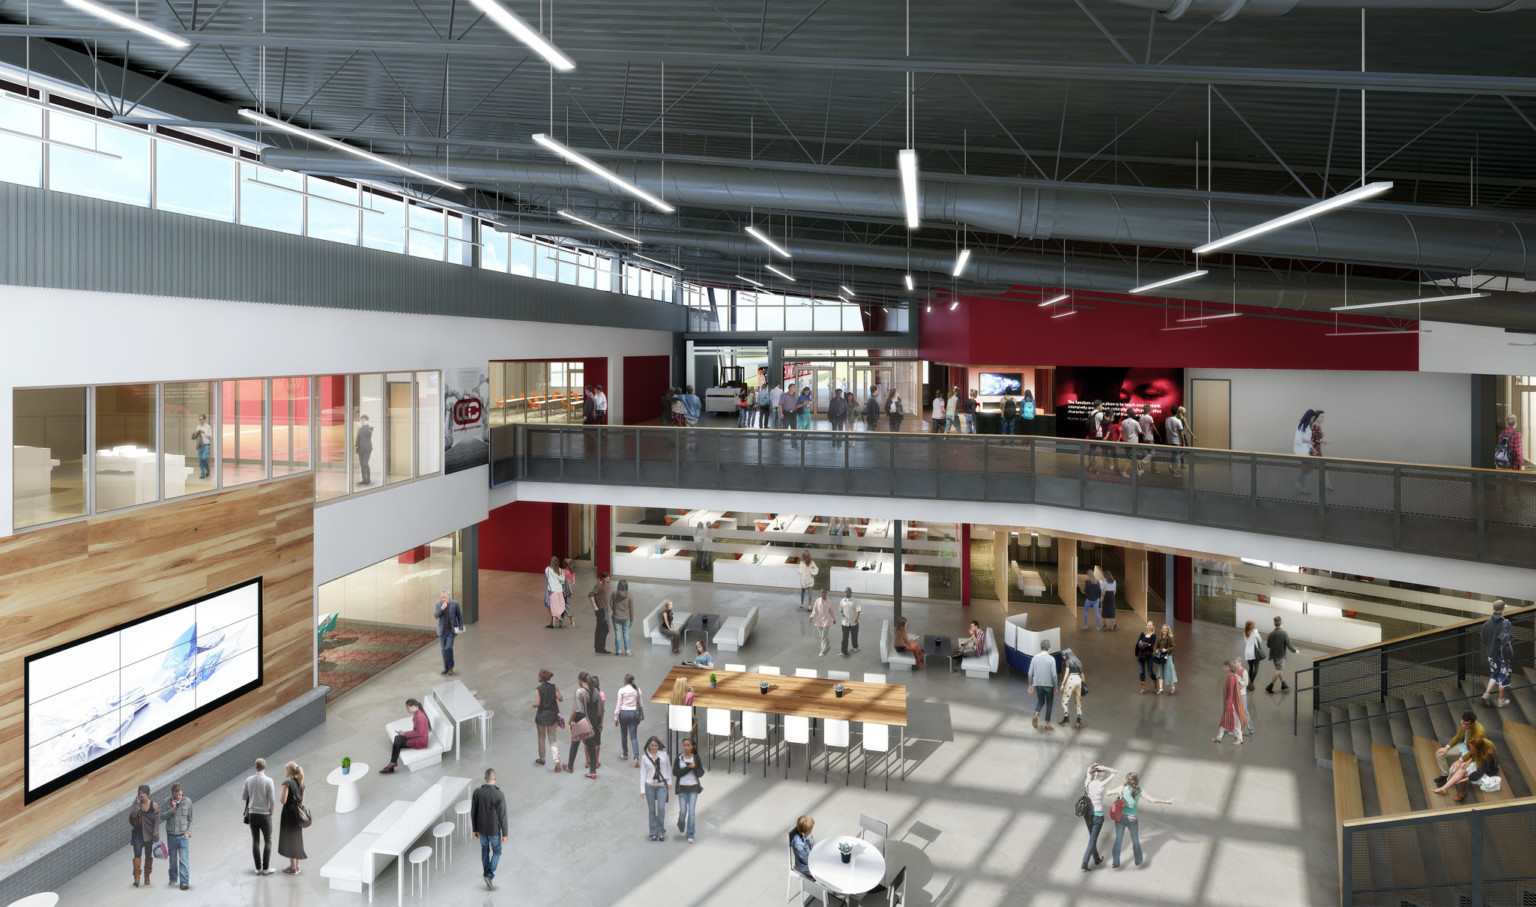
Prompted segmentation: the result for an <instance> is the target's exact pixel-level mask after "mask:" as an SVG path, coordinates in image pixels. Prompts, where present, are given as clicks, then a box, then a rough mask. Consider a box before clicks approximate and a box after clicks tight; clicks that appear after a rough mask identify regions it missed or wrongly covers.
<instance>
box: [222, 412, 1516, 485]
mask: <svg viewBox="0 0 1536 907" xmlns="http://www.w3.org/2000/svg"><path fill="white" fill-rule="evenodd" d="M198 425H199V426H201V425H202V423H201V422H199V423H198ZM1518 426H1519V422H1518V420H1516V419H1515V416H1514V413H1510V414H1509V415H1508V416H1505V417H1504V430H1503V431H1501V432H1499V437H1498V440H1497V441H1495V442H1493V468H1494V469H1513V470H1514V471H1515V472H1519V471H1520V470H1522V469H1524V468H1525V445H1524V444H1523V443H1522V439H1521V437H1520V429H1519V427H1518ZM198 452H199V455H201V452H202V448H201V447H199V448H198ZM204 475H207V473H204Z"/></svg>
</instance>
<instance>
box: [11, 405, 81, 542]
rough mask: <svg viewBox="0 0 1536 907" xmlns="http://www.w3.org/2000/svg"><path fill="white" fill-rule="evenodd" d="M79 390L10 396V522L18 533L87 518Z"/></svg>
mask: <svg viewBox="0 0 1536 907" xmlns="http://www.w3.org/2000/svg"><path fill="white" fill-rule="evenodd" d="M86 394H87V389H86V388H83V387H44V388H35V389H26V390H13V391H12V392H11V407H12V420H13V421H12V423H11V425H12V435H11V443H12V445H13V446H12V450H11V453H12V457H13V462H12V496H11V502H12V504H11V521H12V524H13V525H14V526H15V527H16V528H17V529H23V528H25V527H27V526H36V525H39V524H41V523H51V522H53V521H55V520H67V519H70V518H71V517H79V516H84V515H85V514H86V501H85V481H84V480H85V463H86V456H85V449H86V448H85V445H86V435H87V427H86V411H87V409H86Z"/></svg>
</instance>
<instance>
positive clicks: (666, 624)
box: [656, 598, 682, 655]
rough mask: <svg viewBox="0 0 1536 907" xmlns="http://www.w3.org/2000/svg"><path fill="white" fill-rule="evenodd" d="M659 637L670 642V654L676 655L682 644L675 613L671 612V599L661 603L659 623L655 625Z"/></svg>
mask: <svg viewBox="0 0 1536 907" xmlns="http://www.w3.org/2000/svg"><path fill="white" fill-rule="evenodd" d="M656 629H658V630H660V631H661V635H663V636H665V637H667V638H668V639H670V640H671V641H672V654H673V655H676V654H677V652H678V649H679V648H681V644H682V632H681V631H680V630H678V628H677V612H676V611H674V610H672V599H670V598H669V599H667V600H666V601H664V602H662V603H661V621H660V622H659V623H658V624H657V625H656Z"/></svg>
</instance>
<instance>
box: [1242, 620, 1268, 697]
mask: <svg viewBox="0 0 1536 907" xmlns="http://www.w3.org/2000/svg"><path fill="white" fill-rule="evenodd" d="M1263 660H1264V636H1263V634H1261V633H1260V632H1259V625H1258V624H1257V623H1254V622H1253V621H1251V620H1250V621H1248V622H1247V623H1245V624H1243V661H1245V662H1247V663H1248V687H1247V689H1248V691H1249V692H1250V693H1251V692H1253V683H1254V678H1255V677H1257V676H1258V673H1259V662H1261V661H1263Z"/></svg>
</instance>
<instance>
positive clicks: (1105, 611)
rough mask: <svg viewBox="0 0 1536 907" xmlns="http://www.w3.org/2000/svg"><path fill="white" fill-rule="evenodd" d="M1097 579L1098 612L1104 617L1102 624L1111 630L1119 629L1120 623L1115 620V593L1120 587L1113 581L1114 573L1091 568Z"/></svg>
mask: <svg viewBox="0 0 1536 907" xmlns="http://www.w3.org/2000/svg"><path fill="white" fill-rule="evenodd" d="M1093 572H1094V573H1095V574H1097V576H1098V579H1099V612H1100V616H1101V617H1102V618H1103V619H1104V625H1105V626H1106V627H1108V628H1109V629H1111V630H1118V629H1120V624H1119V623H1118V622H1117V621H1116V620H1115V593H1116V592H1118V591H1119V589H1120V587H1119V586H1118V585H1117V584H1116V583H1115V575H1114V574H1113V573H1111V572H1109V571H1108V570H1100V569H1099V568H1098V567H1094V568H1093Z"/></svg>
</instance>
